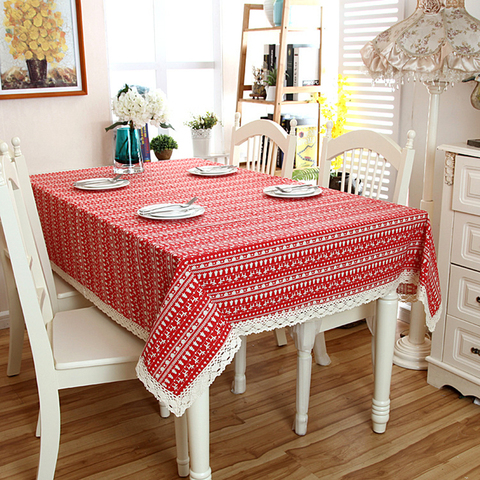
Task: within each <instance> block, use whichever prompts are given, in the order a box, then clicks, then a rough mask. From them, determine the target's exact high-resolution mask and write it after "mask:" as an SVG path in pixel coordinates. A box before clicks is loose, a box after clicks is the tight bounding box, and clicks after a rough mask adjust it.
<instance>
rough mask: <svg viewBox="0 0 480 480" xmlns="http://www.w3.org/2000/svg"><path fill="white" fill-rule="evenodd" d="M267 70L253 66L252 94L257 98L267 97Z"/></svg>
mask: <svg viewBox="0 0 480 480" xmlns="http://www.w3.org/2000/svg"><path fill="white" fill-rule="evenodd" d="M266 85H267V83H266V71H265V70H264V69H263V68H256V67H253V85H252V93H251V94H250V96H251V97H252V98H253V99H254V100H255V99H257V98H263V99H264V100H266V99H267V89H266V88H265V87H266Z"/></svg>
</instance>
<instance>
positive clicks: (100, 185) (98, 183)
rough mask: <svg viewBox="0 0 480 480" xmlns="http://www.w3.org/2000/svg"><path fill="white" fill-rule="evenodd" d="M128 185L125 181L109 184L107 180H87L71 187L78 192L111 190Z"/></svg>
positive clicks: (77, 182)
mask: <svg viewBox="0 0 480 480" xmlns="http://www.w3.org/2000/svg"><path fill="white" fill-rule="evenodd" d="M129 183H130V181H129V180H126V179H120V180H116V181H115V182H111V181H110V179H108V178H88V179H85V180H78V181H76V182H74V183H73V186H74V187H75V188H78V189H80V190H113V189H115V188H123V187H126V186H127V185H128V184H129Z"/></svg>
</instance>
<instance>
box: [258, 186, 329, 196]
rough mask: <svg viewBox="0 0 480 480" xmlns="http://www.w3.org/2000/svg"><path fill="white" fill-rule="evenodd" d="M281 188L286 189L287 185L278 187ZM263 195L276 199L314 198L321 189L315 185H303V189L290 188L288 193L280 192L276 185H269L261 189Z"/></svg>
mask: <svg viewBox="0 0 480 480" xmlns="http://www.w3.org/2000/svg"><path fill="white" fill-rule="evenodd" d="M280 186H281V187H282V188H285V189H287V188H288V185H280ZM263 193H265V194H267V195H270V196H271V197H277V198H305V197H315V196H316V195H320V194H321V193H322V189H321V188H319V187H317V186H316V185H305V187H297V186H295V188H292V189H291V190H290V191H285V192H282V191H280V190H279V189H278V188H277V186H276V185H270V186H269V187H265V188H264V189H263Z"/></svg>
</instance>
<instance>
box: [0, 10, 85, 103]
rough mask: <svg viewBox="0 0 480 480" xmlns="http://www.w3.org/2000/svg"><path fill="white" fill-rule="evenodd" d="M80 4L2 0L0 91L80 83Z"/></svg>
mask: <svg viewBox="0 0 480 480" xmlns="http://www.w3.org/2000/svg"><path fill="white" fill-rule="evenodd" d="M2 4H3V8H1V6H2ZM79 5H80V0H0V66H1V69H2V71H1V72H0V73H1V89H0V94H1V93H5V94H7V93H8V92H9V90H19V89H32V88H35V89H54V88H65V87H76V86H78V82H77V70H78V66H79V63H78V53H79V52H78V51H77V48H78V47H77V46H76V42H75V35H76V34H77V33H78V32H77V28H78V24H76V20H78V19H76V16H75V14H76V13H77V11H78V8H79ZM81 45H82V47H83V43H82V44H81ZM82 55H83V52H82ZM80 70H81V69H80Z"/></svg>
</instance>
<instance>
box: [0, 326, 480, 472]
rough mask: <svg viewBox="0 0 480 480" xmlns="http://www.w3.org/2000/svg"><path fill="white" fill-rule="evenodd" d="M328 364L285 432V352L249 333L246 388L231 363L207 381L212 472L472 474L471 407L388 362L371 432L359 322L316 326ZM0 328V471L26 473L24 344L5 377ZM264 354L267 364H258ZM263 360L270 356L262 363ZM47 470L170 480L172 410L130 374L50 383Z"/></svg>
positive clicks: (475, 412) (422, 375)
mask: <svg viewBox="0 0 480 480" xmlns="http://www.w3.org/2000/svg"><path fill="white" fill-rule="evenodd" d="M327 344H328V350H329V353H330V355H331V358H332V361H333V362H332V365H330V366H328V367H319V366H314V367H313V371H314V373H313V378H312V396H311V408H310V421H309V425H308V434H307V435H306V436H304V437H298V436H297V435H295V433H293V431H292V430H291V425H292V419H293V414H294V402H295V398H294V392H295V361H296V360H295V355H296V353H295V350H294V347H293V345H292V342H291V341H290V342H289V345H288V346H286V347H282V348H278V347H276V346H275V343H274V338H273V335H272V334H271V333H264V334H260V335H256V336H252V337H250V338H249V343H248V345H249V348H248V370H247V374H248V380H247V392H246V393H245V394H243V395H240V396H236V395H233V394H232V393H230V391H229V387H230V383H231V380H232V368H231V366H229V367H228V368H227V370H226V371H225V372H224V373H223V375H222V376H221V377H219V378H218V379H217V380H216V381H215V383H214V385H213V386H212V388H211V395H210V398H211V466H212V470H213V478H214V480H227V479H228V480H240V479H241V480H245V479H247V480H257V479H258V480H260V479H262V480H266V479H271V480H281V479H288V480H318V479H322V480H329V479H332V480H337V479H358V480H372V479H392V480H393V479H395V480H413V479H418V480H450V479H452V480H454V479H455V480H456V479H458V480H460V479H470V480H473V479H480V461H479V460H480V435H479V432H480V415H479V414H480V407H479V406H477V405H475V404H473V402H472V398H463V397H462V396H461V395H459V394H458V392H456V391H454V390H453V389H449V388H445V389H441V390H437V389H435V388H434V387H432V386H430V385H428V384H427V382H426V372H416V371H411V370H404V369H401V368H399V367H394V371H393V383H392V393H391V400H392V411H391V417H390V422H389V424H388V427H387V432H386V433H385V434H383V435H377V434H375V433H373V432H372V429H371V422H370V405H371V395H372V374H371V362H370V334H369V332H368V330H367V329H366V327H365V325H364V324H361V325H359V326H357V327H355V328H353V329H337V330H334V331H332V332H328V333H327ZM7 345H8V330H2V331H0V398H1V410H0V479H9V480H32V479H34V478H35V474H36V467H37V462H38V452H39V441H38V439H37V438H36V437H35V435H34V432H35V423H36V417H37V409H38V403H37V395H36V385H35V378H34V371H33V365H32V360H31V356H30V351H29V348H28V343H27V342H26V343H25V348H24V362H23V365H22V373H21V374H20V375H19V376H18V377H12V378H8V377H7V376H6V357H7ZM267 360H268V361H267ZM272 360H274V361H272ZM61 406H62V436H61V444H60V454H59V458H58V465H57V474H56V477H55V478H56V479H64V480H76V479H89V480H94V479H95V480H100V479H101V480H118V479H145V480H150V479H151V480H172V479H175V478H178V477H177V475H176V464H175V448H174V438H173V420H172V418H168V419H162V418H160V417H159V415H158V413H157V403H156V401H155V400H154V398H153V397H152V396H151V395H150V394H149V393H147V392H146V390H145V389H144V387H143V385H142V384H141V383H140V382H139V381H129V382H123V383H116V384H110V385H107V386H99V387H86V388H77V389H73V390H67V391H62V393H61Z"/></svg>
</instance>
